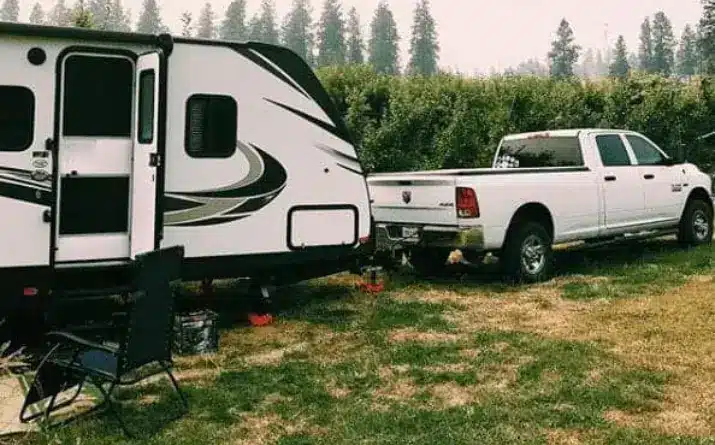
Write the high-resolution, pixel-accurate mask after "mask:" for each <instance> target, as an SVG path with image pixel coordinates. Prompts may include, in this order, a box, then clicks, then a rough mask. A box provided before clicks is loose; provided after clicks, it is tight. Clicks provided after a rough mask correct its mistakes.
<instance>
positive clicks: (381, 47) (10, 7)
mask: <svg viewBox="0 0 715 445" xmlns="http://www.w3.org/2000/svg"><path fill="white" fill-rule="evenodd" d="M246 6H247V5H246V0H233V1H231V3H230V4H229V5H228V8H227V9H226V11H225V12H224V14H223V17H220V16H219V14H218V12H217V11H216V10H215V9H214V7H213V5H212V4H211V3H210V2H206V3H204V4H203V6H202V8H201V10H200V11H199V12H198V15H197V16H196V17H195V16H194V12H192V11H184V12H183V13H182V15H181V24H182V26H181V30H180V35H182V36H185V37H198V38H203V39H213V38H221V39H224V40H231V41H246V40H251V41H257V42H264V43H273V44H281V45H284V46H286V47H288V48H290V49H291V50H293V51H295V52H296V53H297V54H298V55H300V56H301V57H302V58H303V59H304V60H306V61H307V62H308V63H309V64H310V65H311V66H313V67H322V66H334V65H349V64H354V65H360V64H365V63H367V64H369V65H370V66H372V68H373V69H374V70H375V71H376V72H377V73H383V74H401V73H405V74H409V75H427V76H428V75H434V74H436V73H437V72H438V71H439V68H438V62H439V51H440V47H439V43H438V35H437V25H436V23H435V20H434V18H433V16H432V14H431V12H430V4H429V0H416V4H415V8H414V17H413V24H412V35H411V39H410V41H409V45H410V47H409V60H408V61H407V63H406V65H405V66H404V67H402V66H401V65H402V63H401V61H400V41H401V36H400V35H399V33H398V30H397V24H396V22H395V19H394V17H393V14H392V11H391V10H390V8H389V6H388V4H387V1H386V0H381V1H380V2H379V4H378V5H377V8H376V9H375V12H374V14H373V17H372V20H371V23H370V28H369V31H370V33H369V36H368V37H367V39H366V38H364V37H363V35H362V30H361V29H362V28H361V23H360V17H359V15H358V12H357V10H356V9H355V8H354V7H353V8H350V10H349V11H348V12H347V15H346V14H344V12H343V7H342V4H341V3H340V1H339V0H324V2H323V4H322V10H321V13H320V18H319V20H318V21H317V23H314V22H313V19H312V6H311V4H310V0H293V4H292V7H291V9H290V11H289V12H288V13H287V14H286V15H285V17H283V20H282V22H281V23H279V19H278V17H277V13H276V8H275V4H274V0H261V4H260V8H259V10H258V12H257V13H256V14H255V15H253V16H252V17H248V15H247V12H246ZM19 16H20V5H19V0H3V3H2V7H0V21H7V22H17V21H19V20H20V17H19ZM28 21H29V22H30V23H33V24H38V25H40V24H47V25H54V26H80V27H86V28H96V29H101V30H110V31H124V32H128V31H136V32H139V33H148V34H158V33H163V32H171V31H170V30H169V28H168V27H167V26H166V25H165V24H164V21H163V19H162V16H161V11H160V7H159V5H158V3H157V0H144V3H143V5H142V10H141V11H140V13H139V15H138V18H137V21H136V24H135V26H134V27H132V20H131V11H130V10H129V9H128V8H125V7H124V6H123V5H122V2H121V0H88V1H86V2H85V0H77V1H76V3H75V4H74V5H73V6H72V7H68V6H67V4H66V3H65V0H56V2H55V4H54V6H53V7H52V9H51V10H49V11H45V10H43V8H42V5H41V4H40V3H39V2H38V3H35V4H34V6H33V7H32V9H31V11H30V15H29V18H28Z"/></svg>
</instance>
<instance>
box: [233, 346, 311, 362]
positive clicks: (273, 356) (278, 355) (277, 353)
mask: <svg viewBox="0 0 715 445" xmlns="http://www.w3.org/2000/svg"><path fill="white" fill-rule="evenodd" d="M308 346H309V343H308V342H301V343H296V344H293V345H290V346H286V347H283V348H278V349H274V350H272V351H268V352H264V353H261V354H255V355H250V356H247V357H244V360H245V362H246V364H248V365H252V366H265V365H277V364H279V363H280V362H282V361H283V357H285V356H286V355H287V354H293V353H296V352H303V351H305V350H306V349H308Z"/></svg>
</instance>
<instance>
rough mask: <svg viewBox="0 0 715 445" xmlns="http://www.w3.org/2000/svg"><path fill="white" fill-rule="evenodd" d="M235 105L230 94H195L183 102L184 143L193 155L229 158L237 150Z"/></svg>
mask: <svg viewBox="0 0 715 445" xmlns="http://www.w3.org/2000/svg"><path fill="white" fill-rule="evenodd" d="M237 119H238V105H237V104H236V101H235V100H234V98H233V97H231V96H220V95H213V94H194V95H193V96H191V97H189V100H188V101H187V102H186V135H185V139H184V147H185V149H186V153H188V155H189V156H191V157H192V158H228V157H231V156H232V155H233V154H234V153H235V152H236V131H237V126H238V120H237Z"/></svg>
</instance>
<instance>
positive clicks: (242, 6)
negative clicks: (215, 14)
mask: <svg viewBox="0 0 715 445" xmlns="http://www.w3.org/2000/svg"><path fill="white" fill-rule="evenodd" d="M247 37H248V30H247V29H246V0H233V1H232V2H231V3H230V4H229V5H228V8H227V9H226V17H225V18H224V19H223V22H222V23H221V38H222V39H224V40H234V41H243V40H246V38H247Z"/></svg>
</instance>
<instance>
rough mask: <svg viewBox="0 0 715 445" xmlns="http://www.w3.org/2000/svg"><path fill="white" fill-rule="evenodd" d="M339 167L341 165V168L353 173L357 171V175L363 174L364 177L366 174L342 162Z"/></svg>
mask: <svg viewBox="0 0 715 445" xmlns="http://www.w3.org/2000/svg"><path fill="white" fill-rule="evenodd" d="M338 167H340V168H342V169H344V170H347V171H349V172H351V173H355V174H356V175H360V176H362V177H364V176H365V175H364V174H363V172H359V171H357V170H355V169H352V168H350V167H348V166H346V165H343V164H341V163H338Z"/></svg>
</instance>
